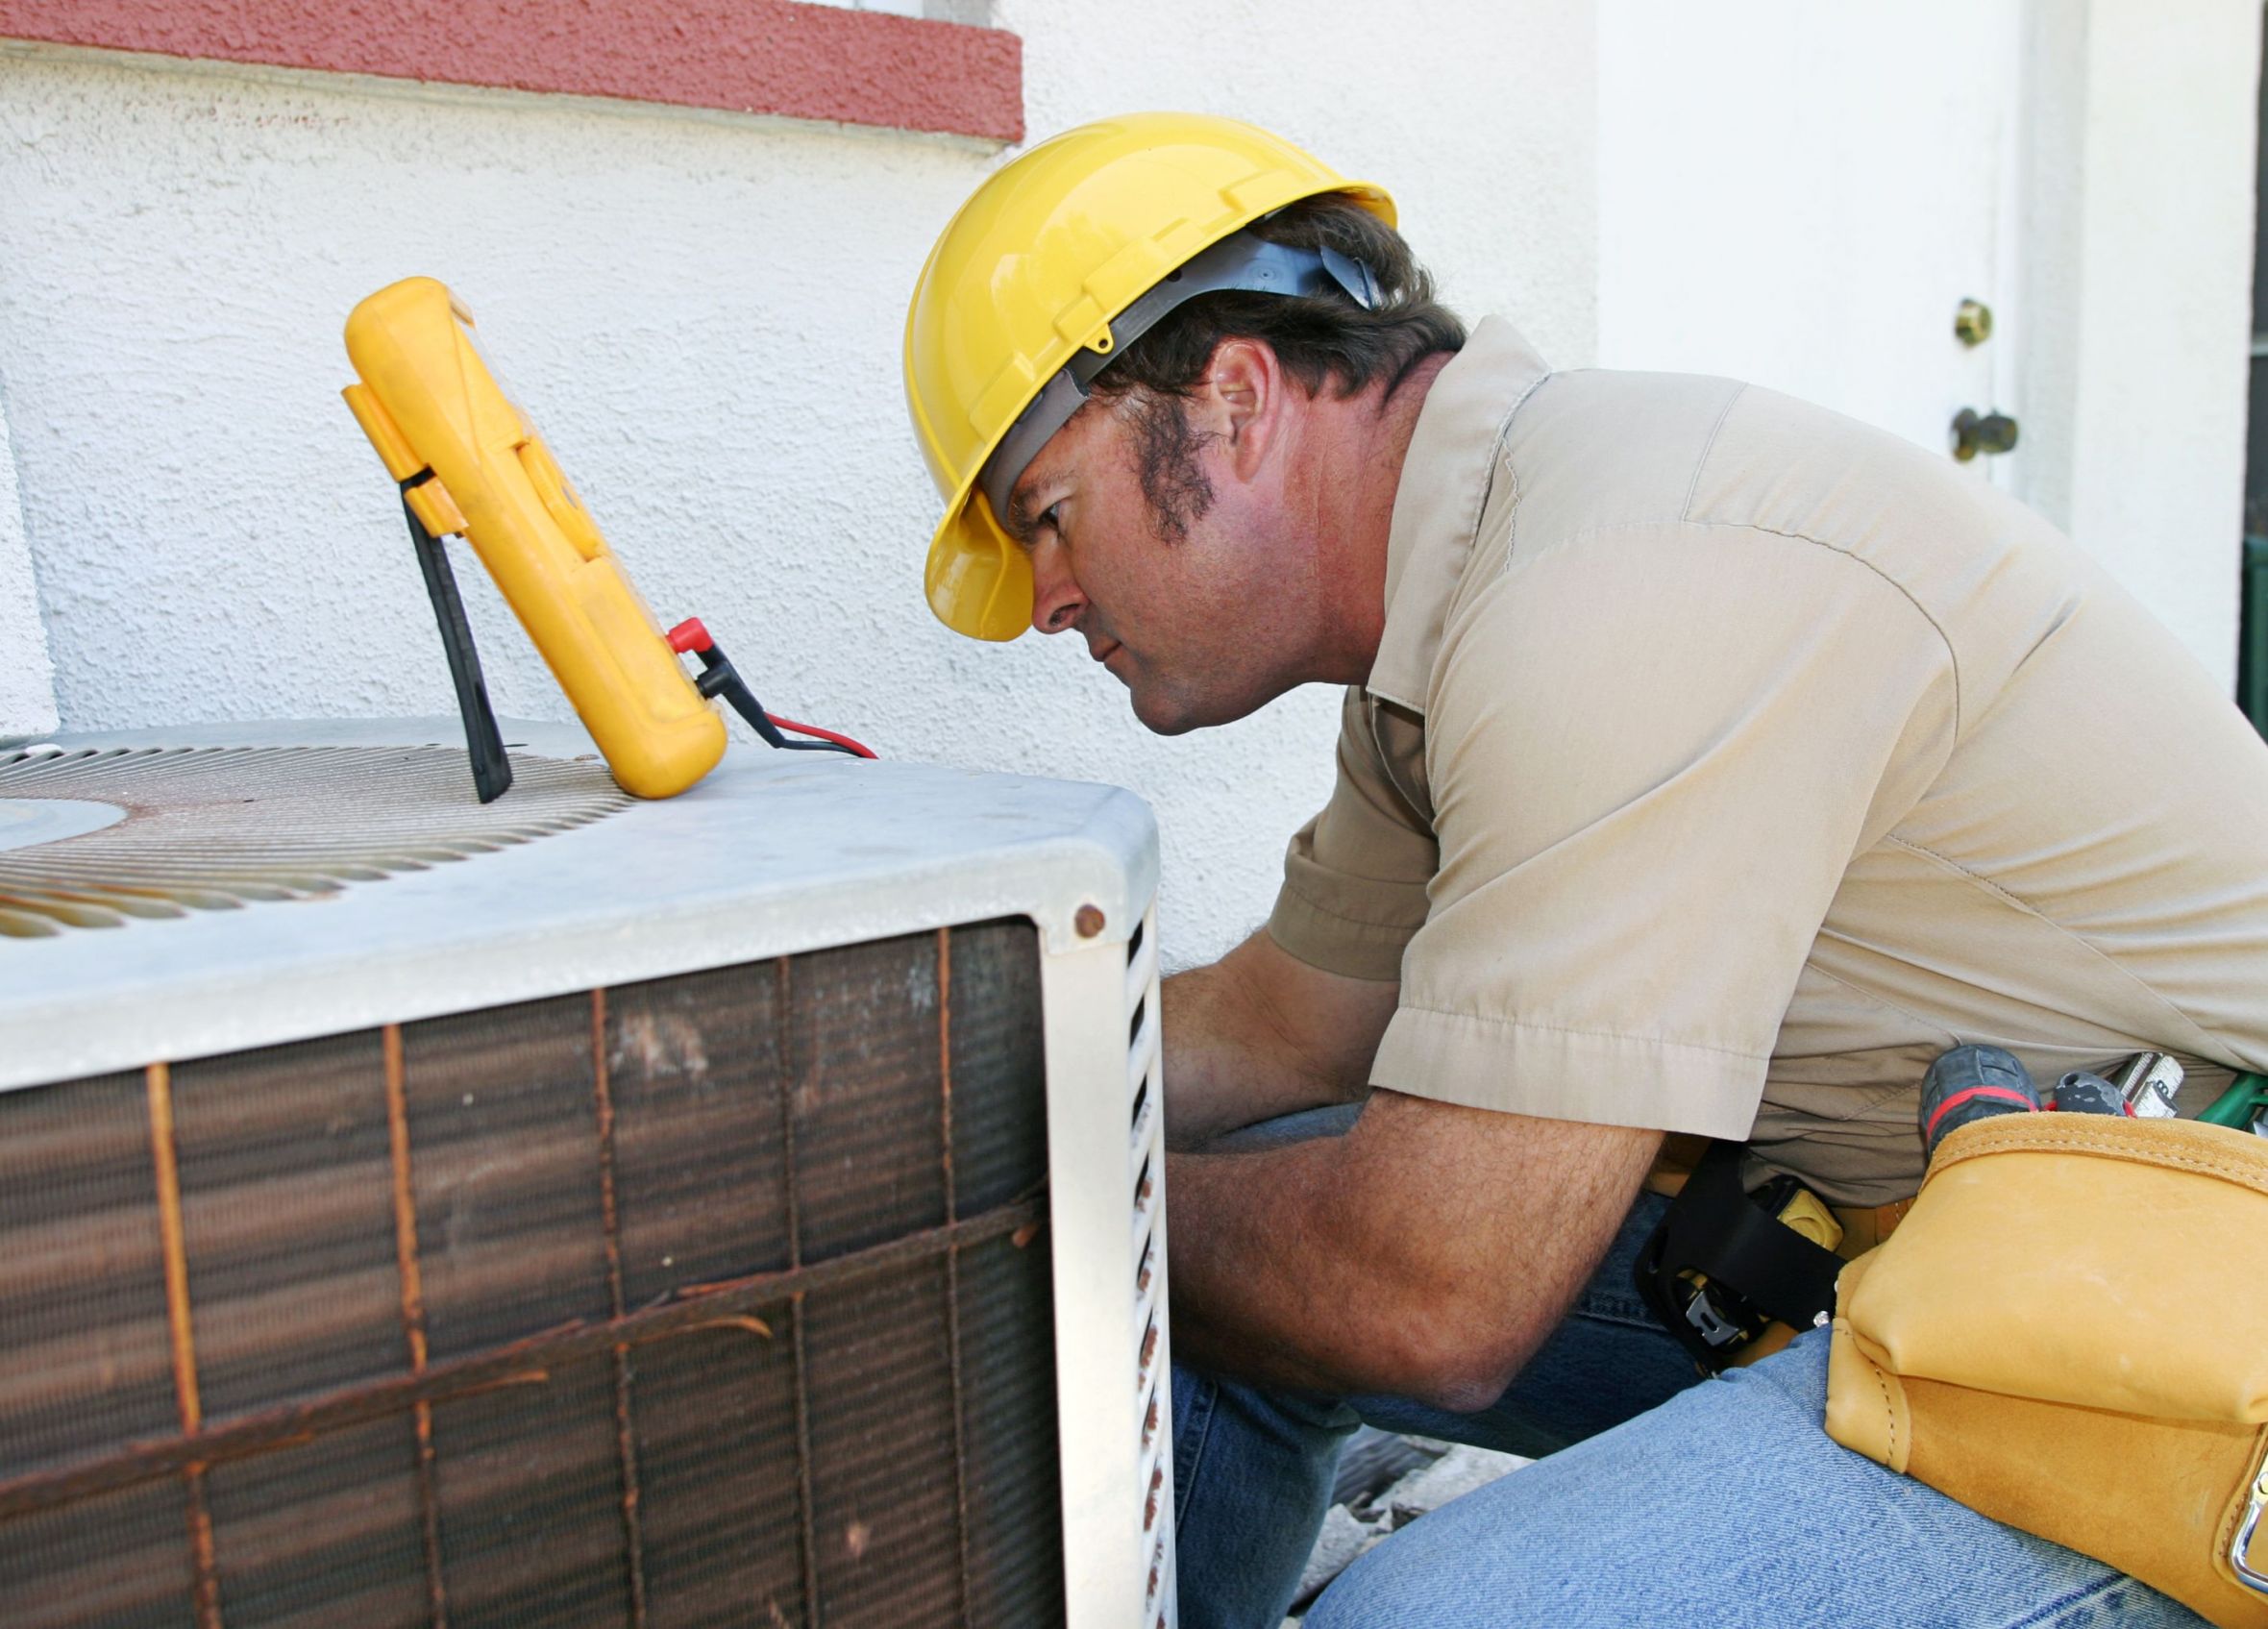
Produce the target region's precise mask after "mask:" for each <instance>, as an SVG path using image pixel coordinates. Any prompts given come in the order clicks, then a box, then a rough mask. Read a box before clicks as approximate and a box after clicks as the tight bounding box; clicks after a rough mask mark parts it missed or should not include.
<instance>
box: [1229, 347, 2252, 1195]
mask: <svg viewBox="0 0 2268 1629" xmlns="http://www.w3.org/2000/svg"><path fill="white" fill-rule="evenodd" d="M2231 591H2233V573H2232V575H2231ZM1386 605H1387V617H1386V629H1385V636H1384V638H1383V640H1382V641H1381V642H1380V645H1379V649H1378V656H1377V661H1376V663H1375V665H1374V666H1373V667H1372V669H1371V672H1370V677H1369V679H1368V682H1367V683H1366V684H1365V685H1363V686H1362V687H1360V688H1357V689H1353V690H1350V691H1349V692H1348V694H1347V698H1346V704H1345V711H1344V726H1343V728H1342V730H1341V733H1340V740H1339V779H1338V784H1337V787H1336V788H1335V790H1334V791H1333V793H1332V796H1331V801H1330V802H1329V804H1328V805H1327V806H1326V807H1325V808H1324V809H1323V811H1322V812H1321V813H1320V814H1319V815H1318V816H1317V817H1316V819H1315V820H1314V821H1313V822H1311V823H1310V824H1309V825H1308V827H1306V828H1305V829H1304V830H1302V831H1301V832H1300V833H1299V834H1298V835H1297V836H1296V837H1294V839H1293V841H1292V846H1291V852H1290V853H1289V855H1288V856H1287V858H1286V861H1285V876H1284V885H1283V890H1282V893H1281V894H1280V896H1279V897H1278V900H1277V903H1276V907H1275V911H1274V913H1273V915H1272V917H1271V918H1270V923H1269V930H1270V934H1271V935H1272V936H1273V937H1274V939H1275V940H1276V942H1277V943H1278V944H1280V945H1281V946H1282V947H1283V948H1284V949H1285V950H1288V951H1290V952H1291V953H1292V954H1293V955H1294V956H1296V957H1298V958H1299V959H1301V960H1302V961H1305V962H1308V963H1310V964H1312V965H1314V966H1317V967H1320V968H1324V969H1327V970H1329V971H1331V972H1334V973H1341V974H1346V975H1352V976H1355V977H1359V978H1371V979H1394V978H1398V979H1399V980H1400V982H1401V992H1400V1004H1399V1009H1398V1010H1397V1011H1396V1013H1395V1015H1394V1017H1393V1022H1392V1024H1390V1025H1389V1026H1388V1028H1387V1032H1386V1036H1385V1039H1384V1041H1383V1043H1382V1044H1381V1045H1380V1047H1379V1049H1378V1056H1377V1060H1376V1063H1375V1065H1374V1067H1373V1069H1372V1072H1371V1076H1370V1077H1371V1080H1372V1081H1373V1082H1374V1083H1375V1084H1377V1085H1380V1086H1386V1087H1391V1088H1393V1090H1395V1091H1398V1092H1406V1093H1411V1094H1413V1095H1416V1096H1418V1097H1424V1098H1440V1099H1442V1100H1445V1101H1449V1102H1457V1103H1466V1104H1473V1105H1478V1106H1482V1107H1487V1108H1494V1109H1508V1110H1515V1111H1517V1112H1520V1113H1524V1114H1532V1115H1541V1116H1546V1117H1549V1118H1553V1119H1562V1120H1580V1121H1590V1122H1597V1123H1610V1124H1618V1125H1643V1126H1653V1127H1659V1128H1662V1129H1664V1130H1669V1131H1686V1132H1698V1133H1703V1134H1706V1135H1709V1136H1713V1137H1726V1138H1748V1139H1750V1140H1751V1141H1752V1143H1753V1144H1754V1146H1755V1148H1756V1149H1757V1151H1758V1153H1759V1155H1760V1156H1761V1157H1762V1158H1763V1161H1764V1162H1765V1163H1766V1164H1767V1165H1770V1166H1774V1167H1777V1168H1779V1169H1783V1170H1787V1171H1792V1172H1797V1173H1799V1174H1800V1175H1803V1176H1804V1177H1806V1178H1808V1179H1809V1180H1811V1181H1812V1182H1813V1183H1814V1185H1816V1186H1817V1187H1819V1188H1820V1189H1821V1190H1822V1191H1823V1192H1824V1193H1825V1194H1826V1195H1827V1196H1828V1197H1830V1198H1832V1199H1834V1200H1836V1201H1837V1202H1839V1203H1845V1204H1878V1203H1882V1202H1886V1201H1887V1200H1891V1199H1895V1198H1899V1197H1904V1196H1905V1195H1907V1194H1910V1193H1911V1192H1912V1191H1913V1188H1914V1186H1915V1184H1916V1182H1917V1180H1918V1177H1919V1172H1920V1167H1921V1148H1920V1143H1919V1141H1918V1138H1917V1136H1916V1133H1915V1128H1914V1109H1915V1103H1916V1099H1917V1093H1918V1087H1919V1082H1920V1079H1921V1076H1922V1074H1923V1071H1924V1070H1925V1069H1927V1068H1928V1066H1929V1063H1930V1060H1931V1059H1932V1058H1933V1057H1935V1055H1936V1054H1937V1053H1938V1052H1940V1051H1942V1050H1944V1049H1947V1048H1950V1047H1953V1046H1956V1045H1959V1044H1960V1043H1962V1042H1972V1041H1973V1042H1989V1043H1993V1044H1996V1045H2000V1046H2005V1047H2008V1048H2009V1049H2012V1050H2013V1051H2015V1052H2016V1053H2017V1054H2018V1055H2019V1056H2021V1057H2022V1058H2023V1059H2024V1060H2025V1062H2026V1063H2027V1064H2028V1065H2029V1066H2030V1067H2031V1068H2032V1070H2033V1072H2034V1074H2035V1075H2037V1076H2040V1077H2041V1083H2042V1085H2043V1086H2046V1085H2051V1084H2052V1083H2053V1081H2054V1078H2055V1076H2056V1075H2057V1074H2060V1073H2061V1072H2062V1071H2064V1070H2066V1069H2071V1068H2076V1067H2080V1066H2082V1065H2085V1064H2090V1063H2101V1062H2104V1061H2106V1060H2108V1059H2110V1058H2113V1057H2115V1056H2117V1055H2118V1054H2121V1053H2123V1052H2129V1051H2132V1050H2136V1049H2141V1048H2143V1047H2155V1048H2160V1049H2166V1050H2170V1051H2173V1052H2175V1053H2177V1054H2179V1055H2181V1056H2182V1059H2183V1060H2184V1062H2186V1063H2188V1064H2189V1065H2191V1066H2192V1068H2193V1071H2195V1072H2198V1073H2199V1074H2200V1078H2199V1079H2197V1081H2196V1082H2195V1085H2194V1090H2193V1091H2192V1092H2191V1093H2189V1094H2185V1107H2186V1106H2188V1105H2189V1104H2190V1103H2191V1102H2192V1101H2193V1100H2194V1098H2195V1097H2196V1096H2199V1095H2202V1094H2204V1093H2206V1092H2209V1090H2210V1089H2212V1088H2213V1087H2214V1086H2216V1085H2220V1084H2225V1083H2226V1081H2227V1079H2228V1074H2227V1070H2228V1069H2229V1068H2231V1067H2242V1068H2247V1069H2254V1070H2260V1069H2268V746H2264V745H2263V743H2262V742H2261V741H2260V739H2259V738H2258V737H2257V736H2256V734H2255V733H2254V731H2253V730H2252V728H2251V727H2250V726H2249V725H2248V724H2247V723H2246V721H2245V720H2244V718H2243V716H2242V715H2241V714H2240V713H2238V712H2237V710H2236V709H2235V707H2234V706H2233V705H2232V704H2231V702H2230V701H2229V700H2228V698H2226V697H2225V696H2223V695H2222V694H2221V693H2220V691H2219V689H2218V688H2217V687H2216V686H2215V685H2214V683H2213V682H2212V680H2211V679H2210V678H2209V677H2208V676H2207V675H2206V673H2205V672H2204V671H2203V670H2202V669H2201V668H2200V667H2199V666H2198V665H2197V663H2196V662H2195V661H2193V660H2192V659H2191V658H2190V657H2189V656H2188V655H2187V654H2185V653H2184V652H2183V651H2182V650H2181V649H2180V648H2179V647H2178V646H2177V644H2176V643H2175V641H2174V639H2173V637H2172V636H2171V635H2170V634H2169V633H2167V632H2166V630H2165V629H2163V628H2161V627H2160V626H2158V624H2157V622H2155V621H2154V620H2153V619H2152V618H2151V617H2150V616H2149V615H2148V613H2146V612H2145V611H2143V610H2142V609H2141V607H2140V606H2139V605H2136V604H2135V603H2134V602H2133V601H2132V599H2131V598H2129V597H2128V595H2127V594H2126V593H2125V592H2124V591H2123V590H2121V589H2120V588H2119V587H2118V586H2117V585H2116V584H2115V583H2113V582H2112V581H2111V580H2109V579H2108V577H2107V576H2106V575H2105V574H2104V573H2103V572H2102V571H2101V570H2100V569H2098V568H2097V567H2096V566H2095V565H2094V564H2093V563H2092V562H2091V561H2089V560H2088V559H2087V558H2086V557H2085V556H2084V555H2082V554H2081V553H2080V552H2079V551H2078V550H2077V549H2076V548H2075V547H2074V546H2073V545H2072V544H2071V543H2069V542H2068V541H2067V540H2065V539H2064V538H2063V537H2062V536H2060V535H2059V534H2058V532H2057V531H2055V530H2054V529H2053V528H2051V527H2050V526H2048V525H2047V523H2046V522H2044V521H2042V520H2040V519H2039V518H2038V517H2037V516H2035V515H2034V514H2032V513H2031V512H2030V511H2028V510H2026V509H2024V508H2022V507H2021V506H2018V505H2016V504H2015V503H2013V502H2011V501H2010V500H2009V499H2007V498H2005V497H2003V496H2001V495H1999V494H1997V493H1995V492H1993V491H1991V490H1990V489H1988V488H1987V487H1985V486H1984V484H1983V483H1982V482H1981V481H1978V480H1977V479H1976V478H1975V477H1974V476H1973V475H1972V474H1970V473H1969V472H1965V471H1962V470H1960V469H1959V468H1958V467H1957V466H1956V465H1954V464H1953V463H1952V462H1951V461H1950V460H1949V459H1947V458H1946V457H1943V456H1942V455H1941V454H1933V453H1930V452H1926V451H1924V450H1922V449H1921V448H1918V447H1914V446H1911V445H1910V444H1909V443H1907V442H1905V441H1902V440H1899V439H1897V438H1895V437H1893V436H1890V435H1888V434H1886V433H1884V432H1880V431H1875V430H1870V429H1868V428H1866V427H1864V426H1861V425H1859V424H1856V423H1853V422H1852V421H1850V420H1848V419H1844V418H1841V417H1839V416H1837V415H1836V414H1834V413H1830V412H1827V411H1825V410H1824V409H1821V408H1818V407H1809V406H1806V405H1805V404H1803V403H1800V402H1795V401H1791V400H1789V399H1788V398H1787V397H1784V396H1779V395H1775V394H1774V393H1772V392H1770V391H1767V390H1763V389H1758V388H1755V387H1752V386H1744V385H1741V384H1738V383H1733V382H1730V381H1726V380H1719V379H1699V378H1684V377H1676V376H1670V375H1649V374H1625V373H1606V372H1577V373H1557V374H1555V373H1550V372H1548V371H1547V370H1546V368H1545V367H1544V364H1543V363H1542V361H1541V359H1540V358H1538V357H1537V356H1536V355H1535V354H1534V353H1533V352H1532V351H1530V350H1529V349H1528V347H1527V345H1526V344H1525V343H1524V342H1523V341H1522V340H1521V339H1520V338H1519V336H1518V335H1517V334H1516V333H1514V332H1513V331H1512V329H1511V328H1509V327H1508V326H1507V325H1505V324H1504V323H1502V322H1500V321H1495V320H1491V321H1488V322H1484V323H1482V324H1481V325H1480V326H1479V328H1478V330H1477V331H1476V332H1475V333H1474V334H1473V336H1472V340H1471V342H1470V344H1469V345H1468V346H1467V349H1466V350H1465V352H1464V353H1463V354H1462V355H1461V356H1459V357H1458V358H1456V359H1454V360H1453V361H1451V362H1450V363H1449V364H1448V366H1447V367H1445V368H1444V369H1443V370H1442V373H1441V374H1440V376H1439V378H1438V379H1437V380H1436V382H1435V383H1434V385H1433V388H1432V392H1431V394H1430V395H1429V396H1428V398H1427V400H1426V403H1425V407H1424V410H1423V412H1422V413H1421V415H1420V416H1419V419H1418V422H1417V432H1416V435H1415V438H1414V439H1413V440H1412V442H1411V445H1410V452H1409V458H1408V462H1407V463H1406V464H1405V465H1404V466H1403V470H1402V479H1401V486H1400V490H1399V493H1398V495H1397V496H1396V498H1395V501H1394V511H1393V531H1392V536H1391V540H1390V543H1389V546H1388V554H1387V578H1386ZM2109 1224H2113V1223H2107V1225H2109Z"/></svg>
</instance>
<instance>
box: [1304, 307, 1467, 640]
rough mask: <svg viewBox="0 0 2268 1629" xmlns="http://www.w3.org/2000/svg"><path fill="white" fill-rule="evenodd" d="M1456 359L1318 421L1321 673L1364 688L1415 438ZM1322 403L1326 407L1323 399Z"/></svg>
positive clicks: (1373, 391)
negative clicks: (1436, 386) (1437, 385)
mask: <svg viewBox="0 0 2268 1629" xmlns="http://www.w3.org/2000/svg"><path fill="white" fill-rule="evenodd" d="M1454 355H1455V353H1453V352H1448V351H1441V352H1436V353H1435V354H1433V355H1432V356H1429V357H1427V358H1424V359H1423V360H1422V361H1420V362H1418V363H1417V366H1416V367H1414V368H1412V369H1411V370H1410V374H1409V377H1408V378H1406V379H1404V380H1403V381H1402V383H1401V385H1400V387H1399V388H1398V389H1396V390H1395V391H1394V392H1393V394H1392V395H1389V394H1387V390H1386V386H1385V385H1384V384H1374V385H1372V386H1371V387H1370V388H1369V389H1368V390H1366V391H1364V392H1362V393H1361V394H1360V395H1357V396H1352V397H1348V398H1347V399H1346V400H1344V401H1331V400H1330V399H1329V398H1328V397H1325V398H1324V399H1323V401H1324V402H1327V403H1328V407H1325V409H1324V411H1322V412H1321V413H1319V414H1318V415H1317V418H1316V420H1315V421H1314V422H1315V426H1316V429H1317V430H1318V431H1319V432H1320V433H1319V436H1318V437H1317V440H1316V445H1315V452H1316V457H1315V461H1314V464H1313V466H1312V467H1313V469H1314V472H1315V484H1314V488H1313V490H1314V501H1315V510H1314V514H1315V532H1314V535H1315V547H1316V568H1317V574H1318V582H1317V589H1318V597H1319V604H1320V606H1321V610H1322V623H1323V628H1322V633H1323V637H1322V639H1321V641H1320V642H1319V648H1318V652H1317V657H1318V661H1319V666H1320V667H1321V669H1322V671H1319V672H1318V674H1317V675H1316V677H1317V678H1318V679H1322V680H1324V681H1325V682H1328V683H1333V684H1360V683H1361V682H1362V681H1363V680H1364V679H1368V677H1369V674H1370V666H1371V663H1372V662H1374V661H1375V660H1376V659H1377V655H1378V642H1379V640H1380V639H1381V638H1382V637H1383V636H1384V634H1385V631H1386V552H1387V542H1388V539H1389V538H1390V537H1391V535H1392V534H1393V501H1394V495H1395V493H1397V492H1399V491H1400V490H1401V483H1402V466H1403V464H1404V462H1405V461H1406V460H1407V459H1408V457H1409V455H1410V439H1411V437H1412V436H1413V435H1414V434H1416V432H1417V415H1418V413H1419V411H1420V410H1421V409H1422V408H1423V407H1424V406H1425V399H1426V396H1427V395H1428V394H1429V393H1430V392H1431V391H1432V389H1433V382H1434V380H1435V379H1436V378H1437V377H1438V376H1439V375H1440V373H1441V371H1442V368H1443V367H1444V366H1446V365H1447V364H1448V362H1449V361H1450V360H1451V359H1452V358H1453V357H1454ZM1318 405H1319V406H1322V405H1323V404H1322V403H1319V404H1318Z"/></svg>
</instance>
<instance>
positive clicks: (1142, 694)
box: [1126, 684, 1265, 735]
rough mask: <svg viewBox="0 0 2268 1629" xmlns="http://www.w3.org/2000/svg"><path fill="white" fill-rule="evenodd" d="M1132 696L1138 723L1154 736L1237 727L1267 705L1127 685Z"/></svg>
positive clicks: (1135, 718)
mask: <svg viewBox="0 0 2268 1629" xmlns="http://www.w3.org/2000/svg"><path fill="white" fill-rule="evenodd" d="M1126 688H1127V689H1128V691H1130V692H1131V693H1132V694H1131V702H1132V705H1133V708H1134V721H1135V723H1137V724H1139V725H1141V726H1142V728H1145V729H1146V730H1148V731H1149V732H1150V733H1151V734H1152V735H1187V734H1188V733H1189V732H1190V731H1191V730H1193V729H1210V728H1213V727H1214V726H1215V725H1221V724H1234V723H1235V722H1236V721H1237V720H1238V719H1240V718H1244V717H1246V716H1248V715H1249V714H1251V713H1254V712H1257V711H1258V710H1259V709H1260V707H1261V705H1262V704H1263V702H1264V701H1265V698H1264V699H1263V702H1254V703H1249V704H1246V705H1239V704H1237V703H1234V702H1231V701H1228V700H1226V699H1224V698H1222V697H1219V696H1185V695H1175V694H1171V693H1168V692H1165V691H1161V690H1159V689H1158V688H1156V687H1155V686H1152V685H1142V686H1135V685H1132V684H1129V685H1127V686H1126Z"/></svg>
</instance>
